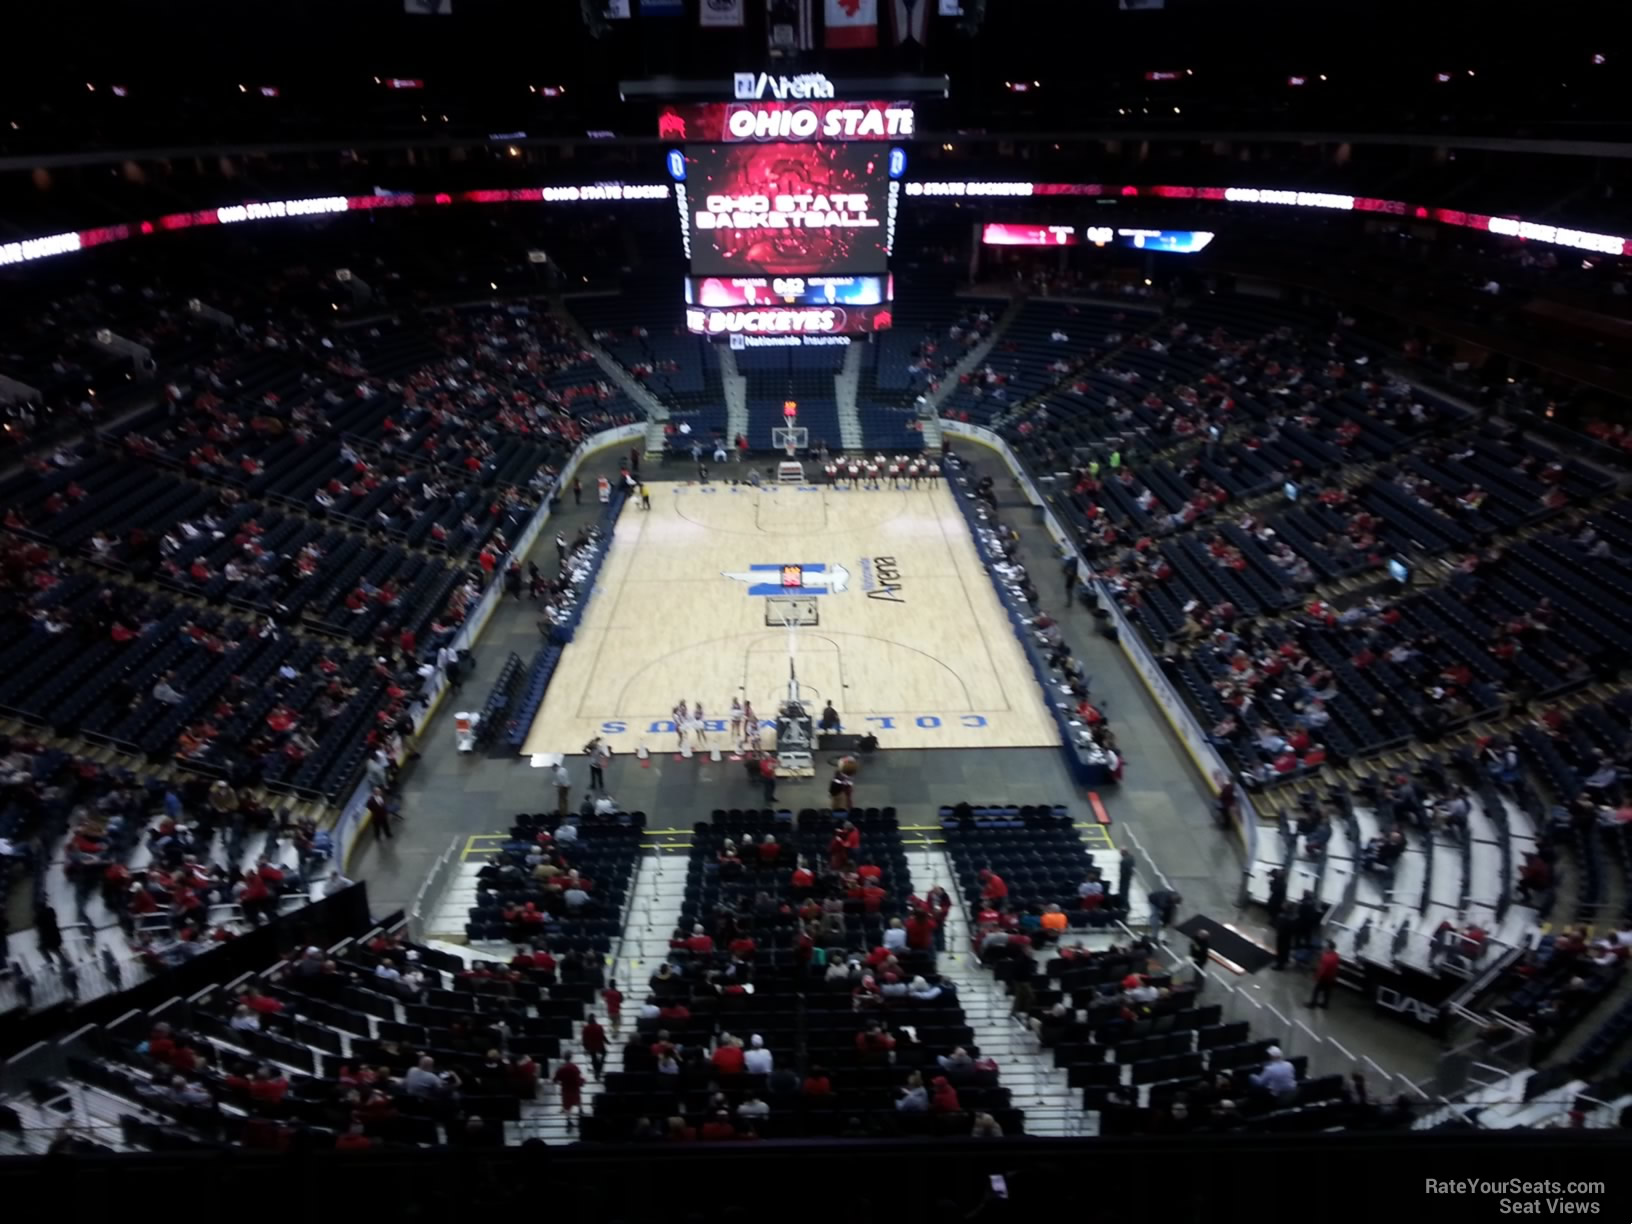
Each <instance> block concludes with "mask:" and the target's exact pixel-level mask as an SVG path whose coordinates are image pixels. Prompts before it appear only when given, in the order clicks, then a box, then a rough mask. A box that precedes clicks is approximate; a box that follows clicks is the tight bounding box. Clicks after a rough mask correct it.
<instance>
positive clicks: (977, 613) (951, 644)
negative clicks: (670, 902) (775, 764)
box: [523, 482, 1059, 754]
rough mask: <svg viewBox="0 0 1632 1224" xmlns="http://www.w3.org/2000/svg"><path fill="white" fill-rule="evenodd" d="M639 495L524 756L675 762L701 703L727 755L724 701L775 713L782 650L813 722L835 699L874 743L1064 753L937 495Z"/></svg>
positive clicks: (665, 491) (931, 490)
mask: <svg viewBox="0 0 1632 1224" xmlns="http://www.w3.org/2000/svg"><path fill="white" fill-rule="evenodd" d="M650 488H651V492H652V508H651V509H650V510H649V511H643V510H641V509H640V508H639V506H638V505H631V506H629V507H627V508H626V509H625V510H624V512H623V515H622V517H621V518H620V519H619V522H618V526H617V533H616V537H615V540H614V543H613V548H612V552H611V554H610V556H609V557H608V558H607V561H606V564H605V566H604V567H603V569H602V573H601V578H600V583H599V585H598V586H597V587H596V589H595V592H594V594H593V596H592V597H591V601H590V604H589V607H588V608H587V609H586V611H585V614H584V617H583V620H582V622H581V624H580V626H579V629H578V633H577V636H576V638H575V639H574V641H573V642H572V644H571V645H570V646H568V647H567V650H566V652H565V653H564V655H563V657H562V660H561V664H560V666H559V668H558V669H557V671H556V674H555V676H554V678H553V679H552V680H551V682H550V687H549V691H548V694H547V695H546V698H545V701H544V705H543V707H542V708H541V709H540V711H539V713H538V716H537V718H536V719H535V720H534V723H533V726H532V730H531V732H530V733H529V735H528V737H527V742H526V744H525V745H524V747H523V752H524V753H526V754H533V753H546V752H565V753H576V752H579V751H581V750H582V748H583V745H584V744H585V743H586V742H587V741H588V740H589V739H590V738H591V737H592V736H595V735H603V736H606V737H607V738H608V740H609V741H610V742H611V744H612V747H613V750H614V751H615V752H625V751H634V750H635V749H637V748H640V747H642V746H644V747H647V748H649V749H652V750H653V751H657V750H664V751H672V750H673V749H674V748H675V747H676V746H677V737H676V734H675V729H674V722H673V717H672V713H671V712H672V710H673V709H674V707H675V704H676V703H677V702H679V701H682V700H683V701H685V702H687V703H688V704H689V703H696V702H701V703H702V705H703V707H704V712H705V717H706V719H707V723H706V726H707V729H708V734H707V738H706V741H705V746H710V747H729V746H730V745H729V744H728V742H727V740H728V735H727V730H726V723H725V721H724V720H725V718H726V717H727V712H728V709H729V706H730V704H731V699H732V698H733V697H738V698H745V699H746V700H748V701H750V702H752V703H753V705H754V708H755V711H756V713H757V714H759V715H760V716H761V718H762V719H769V718H770V717H771V716H772V715H773V714H774V711H775V708H776V706H777V703H778V702H779V701H781V700H782V699H783V697H784V696H785V694H786V693H787V690H788V672H789V653H790V649H791V650H792V652H793V657H794V660H795V665H796V667H797V673H798V679H799V687H800V692H801V696H802V697H803V699H804V700H805V701H806V703H807V704H808V705H809V707H810V708H811V710H812V712H816V711H819V710H820V709H821V708H822V706H823V704H824V703H826V702H827V701H829V700H831V701H832V702H833V705H834V706H835V708H836V709H837V710H838V711H839V713H840V716H841V717H842V718H843V720H844V725H845V729H846V730H847V731H852V732H855V733H858V734H863V733H865V732H867V731H872V732H874V733H875V734H876V735H877V736H878V738H879V742H880V745H881V746H882V747H886V748H1015V747H1041V746H1051V745H1057V744H1058V743H1059V736H1058V733H1057V731H1056V729H1055V724H1054V722H1053V720H1052V719H1051V718H1050V717H1049V715H1048V713H1047V711H1046V709H1045V708H1044V699H1043V694H1042V692H1041V690H1040V689H1039V687H1038V685H1037V683H1036V681H1035V680H1034V679H1033V678H1032V672H1031V669H1030V667H1029V666H1028V664H1027V662H1026V658H1025V654H1024V652H1023V651H1022V650H1021V648H1020V644H1019V642H1018V641H1016V639H1015V636H1014V633H1013V630H1012V628H1011V626H1010V622H1009V620H1008V617H1007V614H1006V613H1005V612H1004V610H1003V607H1002V605H1001V604H1000V603H999V602H998V599H997V596H996V594H995V592H994V591H993V590H992V586H991V582H990V580H989V579H988V578H987V576H986V573H985V570H984V568H983V566H982V565H981V562H980V559H979V556H978V555H977V553H976V551H975V546H974V541H973V540H972V539H971V538H970V535H969V530H968V527H967V525H966V523H965V521H964V519H963V516H962V514H961V513H960V512H959V510H958V507H957V505H956V503H955V502H954V501H953V498H952V494H951V493H950V492H949V491H948V490H947V489H945V488H943V487H940V486H939V485H936V486H924V487H920V488H913V489H881V490H873V489H860V490H850V489H845V488H831V487H827V486H791V485H782V486H766V487H764V488H761V489H757V490H756V489H753V488H750V487H748V486H746V485H732V484H726V483H720V482H715V483H711V484H708V485H699V484H697V483H694V482H693V483H673V484H654V485H652V486H650ZM790 619H793V620H798V621H801V622H803V623H802V624H800V626H799V627H798V628H795V629H790V628H788V627H786V625H787V622H788V620H790ZM769 742H770V740H769V736H767V743H769Z"/></svg>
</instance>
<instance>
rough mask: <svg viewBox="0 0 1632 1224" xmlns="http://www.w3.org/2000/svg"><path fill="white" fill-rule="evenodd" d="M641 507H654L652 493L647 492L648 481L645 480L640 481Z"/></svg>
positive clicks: (646, 508)
mask: <svg viewBox="0 0 1632 1224" xmlns="http://www.w3.org/2000/svg"><path fill="white" fill-rule="evenodd" d="M640 508H641V509H642V510H650V509H651V508H652V495H651V494H650V493H648V492H646V482H645V481H644V480H643V481H641V482H640Z"/></svg>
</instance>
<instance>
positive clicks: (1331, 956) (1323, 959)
mask: <svg viewBox="0 0 1632 1224" xmlns="http://www.w3.org/2000/svg"><path fill="white" fill-rule="evenodd" d="M1342 963H1343V958H1342V957H1340V956H1339V955H1338V954H1337V945H1336V944H1335V943H1331V942H1329V941H1328V942H1327V944H1326V950H1325V951H1324V952H1322V953H1321V954H1320V961H1319V963H1318V964H1316V966H1315V989H1314V993H1313V994H1311V995H1310V996H1309V1002H1308V1003H1307V1004H1306V1006H1308V1007H1330V1006H1331V1005H1332V988H1333V987H1334V986H1336V985H1337V970H1338V967H1339V966H1340V965H1341V964H1342Z"/></svg>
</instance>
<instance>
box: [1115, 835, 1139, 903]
mask: <svg viewBox="0 0 1632 1224" xmlns="http://www.w3.org/2000/svg"><path fill="white" fill-rule="evenodd" d="M1136 865H1137V864H1136V860H1135V859H1134V857H1133V851H1132V850H1126V849H1124V850H1123V851H1122V857H1121V859H1120V860H1119V861H1118V862H1117V865H1116V895H1117V899H1118V900H1119V901H1120V902H1121V903H1122V908H1123V909H1125V910H1131V909H1132V908H1133V891H1132V890H1133V872H1134V868H1135V866H1136Z"/></svg>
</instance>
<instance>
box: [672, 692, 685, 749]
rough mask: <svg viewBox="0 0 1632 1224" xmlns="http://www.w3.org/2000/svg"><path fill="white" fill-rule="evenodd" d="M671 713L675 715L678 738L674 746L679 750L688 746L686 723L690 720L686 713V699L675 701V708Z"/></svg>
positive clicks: (676, 736) (675, 730)
mask: <svg viewBox="0 0 1632 1224" xmlns="http://www.w3.org/2000/svg"><path fill="white" fill-rule="evenodd" d="M670 713H671V714H672V715H673V717H674V734H675V739H676V743H675V745H674V746H675V749H676V750H677V751H678V750H679V749H681V748H684V747H685V746H686V724H687V722H689V721H690V720H689V718H688V717H687V715H686V703H685V702H684V701H677V702H675V703H674V709H673V710H672V711H670Z"/></svg>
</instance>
